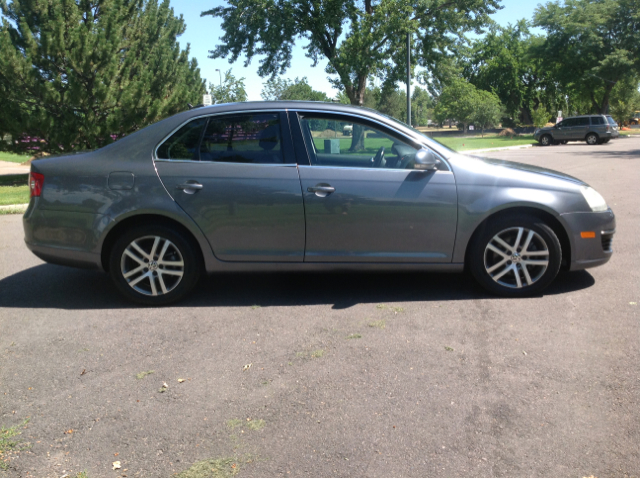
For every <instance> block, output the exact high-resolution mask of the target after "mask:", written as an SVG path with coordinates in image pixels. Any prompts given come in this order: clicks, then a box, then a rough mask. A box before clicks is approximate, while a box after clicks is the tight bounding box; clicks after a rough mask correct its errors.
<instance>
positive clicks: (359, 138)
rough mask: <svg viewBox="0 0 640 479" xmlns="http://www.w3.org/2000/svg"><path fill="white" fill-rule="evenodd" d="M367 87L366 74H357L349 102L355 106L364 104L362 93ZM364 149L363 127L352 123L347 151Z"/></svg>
mask: <svg viewBox="0 0 640 479" xmlns="http://www.w3.org/2000/svg"><path fill="white" fill-rule="evenodd" d="M366 87H367V76H366V75H358V89H357V90H355V91H353V96H352V97H351V98H349V100H351V104H352V105H355V106H364V93H365V91H366ZM362 150H364V127H363V126H360V125H357V124H356V125H353V136H352V137H351V147H350V148H349V151H351V152H354V151H362Z"/></svg>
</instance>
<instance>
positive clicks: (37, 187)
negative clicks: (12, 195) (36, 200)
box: [29, 171, 44, 198]
mask: <svg viewBox="0 0 640 479" xmlns="http://www.w3.org/2000/svg"><path fill="white" fill-rule="evenodd" d="M42 185H44V175H42V174H40V173H36V172H34V171H32V172H31V173H29V191H30V192H31V197H32V198H33V197H34V196H40V194H41V193H42Z"/></svg>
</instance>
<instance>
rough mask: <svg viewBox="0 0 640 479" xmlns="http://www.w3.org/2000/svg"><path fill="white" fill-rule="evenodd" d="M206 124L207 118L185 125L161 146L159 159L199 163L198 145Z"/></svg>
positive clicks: (158, 153) (158, 154)
mask: <svg viewBox="0 0 640 479" xmlns="http://www.w3.org/2000/svg"><path fill="white" fill-rule="evenodd" d="M206 123H207V119H206V118H198V119H196V120H193V121H190V122H189V123H187V124H186V125H184V126H183V127H182V128H180V129H179V130H178V131H176V132H175V133H174V134H173V135H171V136H170V137H169V138H167V140H166V141H165V142H164V143H163V144H162V145H160V147H159V148H158V152H157V157H158V159H160V160H195V161H197V160H198V159H199V158H198V145H199V144H200V137H201V136H202V131H203V130H204V126H205V125H206Z"/></svg>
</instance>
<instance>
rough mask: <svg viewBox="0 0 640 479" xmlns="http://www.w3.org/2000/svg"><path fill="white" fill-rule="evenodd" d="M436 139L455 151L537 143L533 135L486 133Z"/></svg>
mask: <svg viewBox="0 0 640 479" xmlns="http://www.w3.org/2000/svg"><path fill="white" fill-rule="evenodd" d="M434 140H437V141H439V142H440V143H442V144H443V145H445V146H448V147H449V148H451V149H452V150H455V151H465V150H480V149H482V148H502V147H505V146H518V145H531V144H534V143H537V142H536V141H535V140H534V139H533V135H526V136H517V137H515V138H513V139H512V138H509V137H508V136H498V135H485V136H484V138H482V137H479V136H477V137H464V138H463V137H435V138H434Z"/></svg>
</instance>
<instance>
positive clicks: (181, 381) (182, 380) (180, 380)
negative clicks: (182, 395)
mask: <svg viewBox="0 0 640 479" xmlns="http://www.w3.org/2000/svg"><path fill="white" fill-rule="evenodd" d="M185 381H186V379H178V382H179V383H183V382H185Z"/></svg>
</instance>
